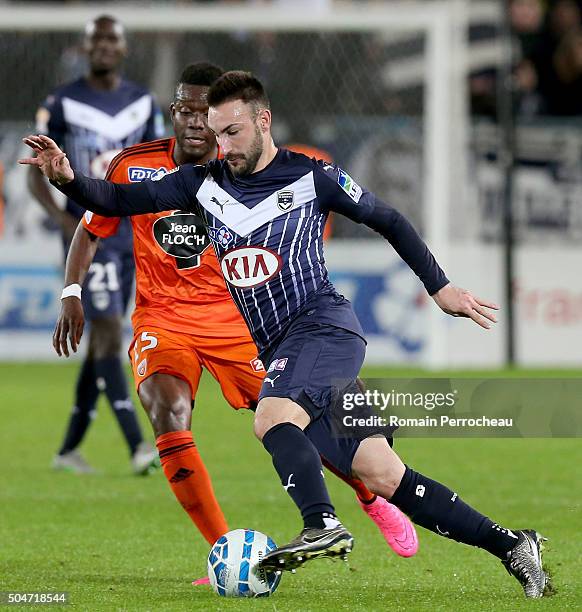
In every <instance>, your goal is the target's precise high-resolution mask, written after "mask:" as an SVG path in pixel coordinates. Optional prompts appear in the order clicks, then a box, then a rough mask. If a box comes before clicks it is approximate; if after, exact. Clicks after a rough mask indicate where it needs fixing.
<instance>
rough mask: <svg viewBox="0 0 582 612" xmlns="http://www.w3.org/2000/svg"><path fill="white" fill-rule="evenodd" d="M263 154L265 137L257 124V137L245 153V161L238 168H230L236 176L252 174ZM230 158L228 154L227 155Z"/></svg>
mask: <svg viewBox="0 0 582 612" xmlns="http://www.w3.org/2000/svg"><path fill="white" fill-rule="evenodd" d="M262 154H263V137H262V134H261V130H260V129H259V126H258V125H257V126H255V139H254V140H253V142H252V144H251V146H250V148H249V150H248V153H246V155H245V160H244V163H243V164H241V165H240V166H239V167H238V168H232V167H231V168H230V171H231V172H232V173H233V174H234V176H248V175H249V174H252V173H253V172H254V170H255V168H256V167H257V164H258V162H259V159H260V157H261V155H262ZM226 159H227V160H228V156H227V157H226Z"/></svg>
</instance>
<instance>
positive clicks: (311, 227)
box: [307, 204, 317, 291]
mask: <svg viewBox="0 0 582 612" xmlns="http://www.w3.org/2000/svg"><path fill="white" fill-rule="evenodd" d="M313 206H314V204H312V205H311V210H310V211H309V214H310V215H311V214H313ZM316 223H317V217H311V223H310V225H309V235H308V236H307V261H308V262H309V272H310V273H311V280H312V281H313V289H314V290H316V291H317V283H316V282H315V274H314V273H313V262H312V261H311V255H310V254H309V247H310V245H311V244H313V242H312V241H311V232H312V231H313V226H314V225H315V224H316Z"/></svg>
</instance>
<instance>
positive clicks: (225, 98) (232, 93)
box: [208, 70, 270, 113]
mask: <svg viewBox="0 0 582 612" xmlns="http://www.w3.org/2000/svg"><path fill="white" fill-rule="evenodd" d="M230 100H242V101H243V102H245V103H246V104H252V105H253V107H254V111H255V113H256V112H257V111H258V110H259V108H270V103H269V98H268V96H267V94H266V92H265V88H264V87H263V84H262V83H261V81H259V79H257V77H256V76H254V75H253V74H251V73H250V72H244V71H242V70H231V71H230V72H225V73H224V74H223V75H222V76H221V77H220V78H219V79H217V80H216V81H215V82H214V83H213V84H212V86H211V87H210V89H209V90H208V106H218V105H219V104H222V103H224V102H229V101H230Z"/></svg>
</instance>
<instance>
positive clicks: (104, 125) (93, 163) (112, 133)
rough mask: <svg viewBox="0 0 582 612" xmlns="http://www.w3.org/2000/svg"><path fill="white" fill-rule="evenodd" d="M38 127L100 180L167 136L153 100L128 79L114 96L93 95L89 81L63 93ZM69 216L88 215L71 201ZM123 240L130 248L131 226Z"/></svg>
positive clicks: (44, 110)
mask: <svg viewBox="0 0 582 612" xmlns="http://www.w3.org/2000/svg"><path fill="white" fill-rule="evenodd" d="M36 124H37V125H36V128H37V131H38V132H39V133H42V134H46V135H47V136H49V137H50V138H52V139H53V140H54V141H55V142H56V143H57V144H58V145H59V146H60V147H61V148H62V149H64V150H65V151H66V152H67V156H68V157H69V159H70V161H71V163H72V164H73V166H74V167H75V168H78V169H79V171H81V172H83V174H86V175H87V176H91V177H94V178H104V177H105V173H106V171H107V167H108V166H109V162H110V161H111V160H112V159H113V158H114V157H115V156H116V155H117V154H118V153H119V152H120V151H121V150H122V149H124V148H125V147H128V146H131V145H134V144H137V143H141V142H148V141H150V140H155V139H158V138H161V137H162V136H164V122H163V118H162V115H161V113H160V110H159V108H158V106H157V104H156V103H155V101H154V99H153V97H152V95H151V94H150V93H149V92H148V91H147V90H146V89H145V88H144V87H142V86H140V85H137V84H136V83H133V82H131V81H127V80H125V79H124V80H122V81H121V83H120V85H119V87H118V88H117V89H115V90H111V91H104V90H98V89H93V88H92V87H91V86H90V85H89V83H88V82H87V80H86V79H85V78H80V79H78V80H76V81H73V82H71V83H68V84H66V85H62V86H61V87H58V88H57V89H56V90H55V91H54V92H53V93H51V94H50V95H49V96H48V97H47V98H46V100H45V101H44V102H43V104H42V105H41V107H40V108H39V110H38V112H37V115H36ZM67 210H68V212H69V213H71V214H72V215H73V216H75V217H77V218H81V216H82V215H83V213H84V212H85V210H84V209H83V208H82V207H81V206H79V204H78V203H76V202H75V201H74V200H71V199H68V200H67ZM117 235H118V236H119V243H120V245H121V244H127V242H128V240H127V238H129V237H130V236H131V229H130V226H129V224H127V223H123V224H121V226H120V229H119V231H118V234H117ZM113 241H115V237H112V238H111V239H108V243H112V242H113ZM128 248H129V249H131V242H130V243H129V247H128Z"/></svg>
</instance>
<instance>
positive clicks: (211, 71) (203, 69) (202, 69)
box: [177, 62, 224, 87]
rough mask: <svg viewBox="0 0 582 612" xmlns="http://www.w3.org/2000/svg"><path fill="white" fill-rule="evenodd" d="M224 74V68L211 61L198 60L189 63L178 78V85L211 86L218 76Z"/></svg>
mask: <svg viewBox="0 0 582 612" xmlns="http://www.w3.org/2000/svg"><path fill="white" fill-rule="evenodd" d="M223 74H224V70H223V69H222V68H221V67H220V66H217V65H216V64H211V63H210V62H196V63H194V64H188V66H186V68H184V70H182V74H181V75H180V78H179V79H178V83H177V85H180V84H183V85H201V86H203V87H210V86H211V85H212V83H214V81H216V79H218V77H220V76H221V75H223Z"/></svg>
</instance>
